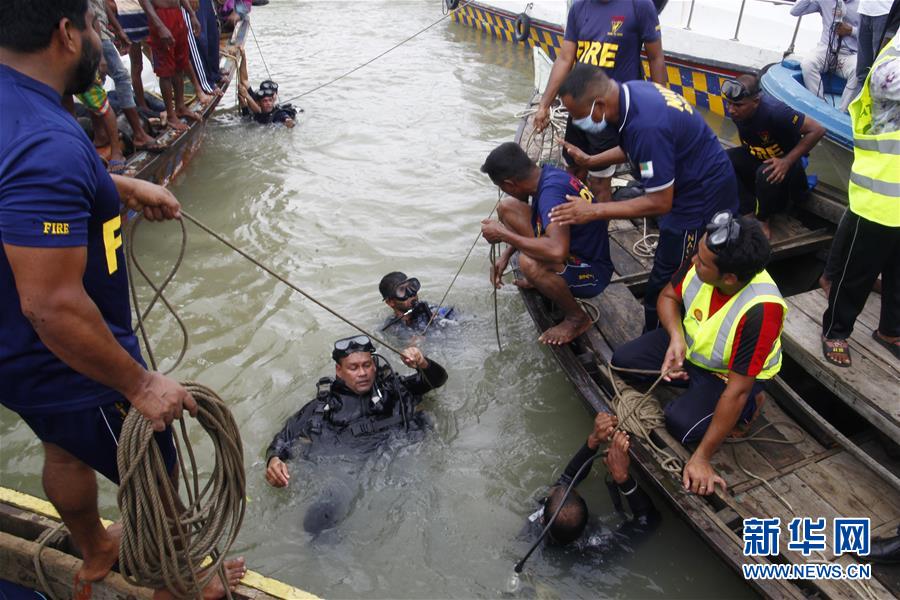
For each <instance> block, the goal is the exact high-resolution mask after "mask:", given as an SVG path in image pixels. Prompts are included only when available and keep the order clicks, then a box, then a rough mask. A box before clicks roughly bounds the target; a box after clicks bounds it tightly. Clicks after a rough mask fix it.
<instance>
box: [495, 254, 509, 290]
mask: <svg viewBox="0 0 900 600" xmlns="http://www.w3.org/2000/svg"><path fill="white" fill-rule="evenodd" d="M508 266H509V259H508V258H506V255H505V253H504V254H503V255H502V256H501V257H500V258H498V259H497V262H495V263H494V264H492V265H491V284H492V285H493V286H494V287H495V288H497V289H498V290H499V289H500V288H502V287H503V273H505V272H506V267H508Z"/></svg>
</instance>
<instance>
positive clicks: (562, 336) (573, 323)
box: [538, 310, 593, 346]
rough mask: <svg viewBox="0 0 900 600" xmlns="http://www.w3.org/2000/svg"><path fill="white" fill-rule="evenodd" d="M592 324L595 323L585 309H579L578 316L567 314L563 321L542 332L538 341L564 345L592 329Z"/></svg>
mask: <svg viewBox="0 0 900 600" xmlns="http://www.w3.org/2000/svg"><path fill="white" fill-rule="evenodd" d="M591 325H593V323H592V322H591V318H590V317H589V316H587V313H585V312H584V311H583V310H579V311H578V315H577V316H567V317H566V318H565V319H563V322H562V323H560V324H559V325H554V326H553V327H551V328H550V329H548V330H547V331H545V332H544V333H542V334H541V337H539V338H538V341H540V342H542V343H544V344H551V345H554V346H562V345H563V344H568V343H569V342H571V341H572V340H574V339H575V338H577V337H578V336H579V335H581V334H582V333H584V332H585V331H587V330H588V329H590V328H591Z"/></svg>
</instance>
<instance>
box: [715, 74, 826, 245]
mask: <svg viewBox="0 0 900 600" xmlns="http://www.w3.org/2000/svg"><path fill="white" fill-rule="evenodd" d="M722 96H723V98H724V100H725V106H726V107H727V108H728V113H729V115H731V119H732V120H733V121H734V124H735V125H736V126H737V130H738V134H739V135H740V138H741V145H740V146H736V147H734V148H729V149H728V150H727V151H726V154H728V158H729V160H731V166H732V167H734V172H735V174H736V175H737V179H738V191H739V192H740V197H741V207H740V212H741V214H742V215H756V218H757V219H758V220H759V222H760V224H761V225H762V228H763V232H764V233H765V234H766V237H771V235H770V232H769V217H770V216H771V215H772V214H774V213H775V212H780V211H783V210H784V209H785V207H786V206H787V204H788V202H789V201H790V200H791V198H799V197H801V196H802V195H803V194H805V193H806V191H807V189H808V183H807V179H806V171H805V170H804V168H803V161H802V160H801V159H802V158H803V157H804V156H806V155H807V154H809V153H810V151H811V150H812V149H813V148H814V147H815V145H816V144H818V143H819V140H820V139H822V137H823V136H824V135H825V128H824V127H822V126H821V125H820V124H819V123H818V122H817V121H816V120H815V119H813V118H812V117H808V116H806V115H804V114H803V113H801V112H797V111H795V110H794V109H792V108H790V107H789V106H787V105H786V104H785V103H783V102H781V101H780V100H777V99H776V98H773V97H772V96H769V95H767V94H763V93H762V92H761V90H760V89H759V78H758V77H756V76H755V75H739V76H738V77H737V79H736V80H734V81H726V82H725V83H723V84H722Z"/></svg>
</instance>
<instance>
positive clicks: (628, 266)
mask: <svg viewBox="0 0 900 600" xmlns="http://www.w3.org/2000/svg"><path fill="white" fill-rule="evenodd" d="M609 254H610V258H612V263H613V267H614V268H615V272H616V274H617V275H620V276H621V275H635V274H637V273H644V272H646V271H647V269H646V267H644V265H643V264H642V263H641V262H640V261H638V260H637V259H636V258H635V257H633V256H632V255H631V252H630V251H629V249H626V248H625V247H624V246H622V243H621V242H619V240H618V239H616V238H615V237H613V236H610V238H609Z"/></svg>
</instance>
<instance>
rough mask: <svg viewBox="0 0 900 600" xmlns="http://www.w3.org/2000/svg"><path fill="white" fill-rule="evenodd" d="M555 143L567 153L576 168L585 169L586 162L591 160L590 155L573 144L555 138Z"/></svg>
mask: <svg viewBox="0 0 900 600" xmlns="http://www.w3.org/2000/svg"><path fill="white" fill-rule="evenodd" d="M556 141H557V142H559V145H560V146H562V147H563V150H565V151H566V152H568V153H569V156H571V157H572V161H573V162H574V163H575V165H576V166H579V167H586V166H587V165H588V161H589V160H590V158H591V155H590V154H588V153H587V152H585V151H584V150H582V149H581V148H579V147H578V146H576V145H575V144H571V143H569V142H567V141H566V140H564V139H562V138H557V139H556Z"/></svg>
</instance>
